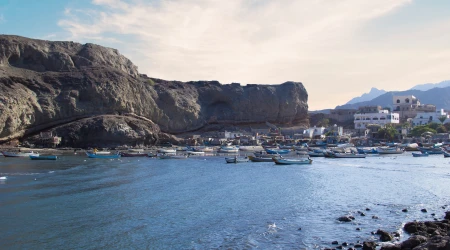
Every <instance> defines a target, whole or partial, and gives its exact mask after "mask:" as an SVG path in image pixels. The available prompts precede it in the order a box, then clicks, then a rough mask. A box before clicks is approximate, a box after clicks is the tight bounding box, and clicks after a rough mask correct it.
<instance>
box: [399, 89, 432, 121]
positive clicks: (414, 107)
mask: <svg viewBox="0 0 450 250" xmlns="http://www.w3.org/2000/svg"><path fill="white" fill-rule="evenodd" d="M392 102H393V107H394V109H393V113H397V114H399V116H400V119H401V120H402V121H406V120H407V119H408V118H414V117H416V115H417V113H419V112H433V113H434V112H436V106H434V105H431V104H420V101H419V99H417V98H416V97H415V96H413V95H406V96H394V97H393V98H392Z"/></svg>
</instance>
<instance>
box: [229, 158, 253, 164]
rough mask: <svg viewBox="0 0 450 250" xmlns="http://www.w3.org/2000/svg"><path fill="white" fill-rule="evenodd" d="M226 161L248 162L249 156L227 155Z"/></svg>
mask: <svg viewBox="0 0 450 250" xmlns="http://www.w3.org/2000/svg"><path fill="white" fill-rule="evenodd" d="M225 161H226V162H227V163H242V162H248V158H247V157H245V158H238V157H227V158H225Z"/></svg>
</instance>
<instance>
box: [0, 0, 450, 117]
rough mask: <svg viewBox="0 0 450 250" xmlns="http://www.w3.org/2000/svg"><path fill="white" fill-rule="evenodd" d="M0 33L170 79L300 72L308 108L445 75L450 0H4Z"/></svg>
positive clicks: (243, 79)
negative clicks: (94, 52)
mask: <svg viewBox="0 0 450 250" xmlns="http://www.w3.org/2000/svg"><path fill="white" fill-rule="evenodd" d="M0 33H5V34H16V35H22V36H28V37H33V38H40V39H48V40H72V41H76V42H81V43H85V42H91V43H97V44H100V45H104V46H108V47H114V48H117V49H119V51H120V52H121V53H122V54H124V55H125V56H127V57H128V58H130V59H131V60H132V61H133V62H134V63H135V64H136V65H137V66H138V67H139V71H140V72H141V73H145V74H147V75H149V76H151V77H156V78H162V79H166V80H181V81H190V80H219V81H220V82H222V83H231V82H240V83H242V84H247V83H259V84H279V83H283V82H285V81H299V82H303V84H304V85H305V87H306V89H307V91H308V94H309V102H308V103H309V106H310V110H316V109H324V108H334V107H335V106H336V105H340V104H344V103H345V102H347V101H348V100H350V99H351V98H352V97H355V96H359V95H361V94H362V93H364V92H368V91H369V90H370V88H371V87H377V88H381V89H385V90H405V89H409V88H411V87H412V86H414V85H416V84H421V83H428V82H440V81H442V80H447V79H450V77H449V73H450V1H449V0H153V1H149V0H147V1H145V0H129V1H125V0H123V1H121V0H92V1H91V0H66V1H62V0H45V1H29V0H0Z"/></svg>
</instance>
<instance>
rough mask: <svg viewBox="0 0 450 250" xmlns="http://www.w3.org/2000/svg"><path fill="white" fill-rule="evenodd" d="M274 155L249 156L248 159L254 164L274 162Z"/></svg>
mask: <svg viewBox="0 0 450 250" xmlns="http://www.w3.org/2000/svg"><path fill="white" fill-rule="evenodd" d="M272 158H273V155H271V156H252V155H249V156H248V159H249V160H251V161H253V162H273V160H272Z"/></svg>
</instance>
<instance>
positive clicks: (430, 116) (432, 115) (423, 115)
mask: <svg viewBox="0 0 450 250" xmlns="http://www.w3.org/2000/svg"><path fill="white" fill-rule="evenodd" d="M442 116H445V117H446V120H445V121H444V123H445V122H447V121H448V118H450V117H449V115H448V113H447V112H445V111H444V110H443V109H440V110H437V111H436V112H419V113H417V115H416V117H414V119H413V120H412V125H413V126H419V125H425V124H428V123H432V122H435V123H441V121H440V120H439V117H442Z"/></svg>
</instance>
